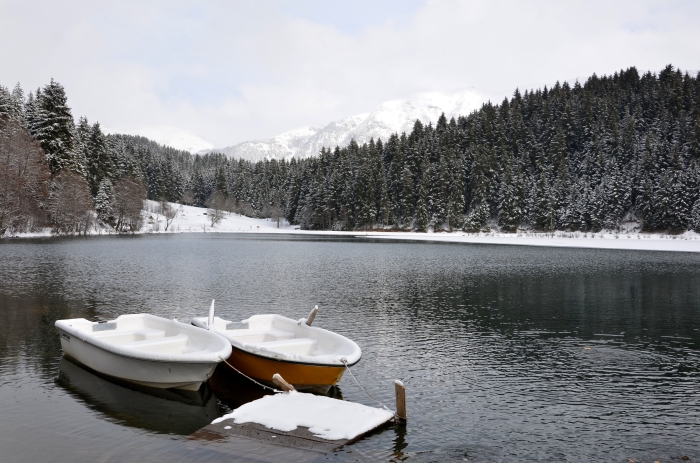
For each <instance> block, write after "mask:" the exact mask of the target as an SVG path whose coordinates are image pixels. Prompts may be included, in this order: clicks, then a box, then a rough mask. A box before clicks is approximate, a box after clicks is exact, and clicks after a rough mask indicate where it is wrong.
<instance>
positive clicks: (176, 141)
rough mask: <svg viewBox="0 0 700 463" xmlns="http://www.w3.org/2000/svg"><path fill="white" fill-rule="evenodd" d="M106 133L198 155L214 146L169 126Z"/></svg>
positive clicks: (115, 128)
mask: <svg viewBox="0 0 700 463" xmlns="http://www.w3.org/2000/svg"><path fill="white" fill-rule="evenodd" d="M102 130H103V131H104V132H105V133H108V134H110V133H120V134H124V135H138V136H141V137H146V138H148V139H149V140H153V141H154V142H156V143H158V144H161V145H165V146H170V147H172V148H175V149H178V150H182V151H189V152H190V153H196V152H198V151H203V150H211V149H213V148H214V145H213V144H212V143H210V142H209V141H207V140H206V139H204V138H203V137H201V136H199V135H197V134H196V133H193V132H189V131H187V130H183V129H178V128H177V127H171V126H167V125H160V126H132V127H121V128H119V127H109V128H106V127H104V128H103V129H102Z"/></svg>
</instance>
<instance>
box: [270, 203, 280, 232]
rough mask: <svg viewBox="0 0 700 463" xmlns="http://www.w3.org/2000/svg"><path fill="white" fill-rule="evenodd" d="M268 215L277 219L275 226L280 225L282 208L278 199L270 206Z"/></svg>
mask: <svg viewBox="0 0 700 463" xmlns="http://www.w3.org/2000/svg"><path fill="white" fill-rule="evenodd" d="M270 217H271V218H272V219H274V220H276V221H277V228H279V227H280V219H281V218H282V208H281V207H280V203H279V201H277V200H275V202H274V203H272V206H270Z"/></svg>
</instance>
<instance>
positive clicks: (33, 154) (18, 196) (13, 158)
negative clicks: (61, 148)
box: [0, 117, 50, 236]
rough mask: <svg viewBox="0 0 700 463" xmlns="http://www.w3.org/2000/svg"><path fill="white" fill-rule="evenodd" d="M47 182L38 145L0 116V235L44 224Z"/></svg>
mask: <svg viewBox="0 0 700 463" xmlns="http://www.w3.org/2000/svg"><path fill="white" fill-rule="evenodd" d="M49 179H50V173H49V168H48V165H47V164H46V157H45V155H44V152H43V150H42V149H41V146H40V145H39V144H38V143H37V142H36V141H35V140H34V139H33V138H32V137H31V136H30V135H29V134H28V133H27V131H26V130H25V129H24V128H23V127H22V126H21V125H20V123H19V122H17V121H16V120H14V119H8V118H6V117H0V236H2V235H3V234H5V232H7V231H10V232H23V231H27V230H31V229H33V228H35V227H37V226H42V225H44V224H46V215H45V214H44V212H43V210H42V206H43V203H44V202H45V201H46V198H47V197H48V187H49Z"/></svg>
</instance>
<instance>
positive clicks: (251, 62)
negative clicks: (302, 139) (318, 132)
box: [0, 0, 700, 146]
mask: <svg viewBox="0 0 700 463" xmlns="http://www.w3.org/2000/svg"><path fill="white" fill-rule="evenodd" d="M699 24H700V2H698V1H669V0H666V1H663V2H661V1H660V2H644V1H617V0H615V1H611V0H605V1H593V0H586V1H580V2H575V1H571V0H567V1H551V2H545V1H530V2H525V1H493V0H489V1H466V0H465V1H447V0H445V1H443V0H436V1H419V0H386V1H381V0H368V1H364V0H362V1H349V0H344V1H340V0H338V1H333V0H318V1H315V0H308V1H292V0H289V1H283V0H280V1H261V0H250V1H245V2H244V1H221V2H216V1H201V0H198V1H191V2H186V1H174V0H169V1H162V2H160V1H148V2H144V1H140V0H139V1H133V2H132V1H125V0H122V1H118V2H113V3H112V4H111V6H110V5H109V4H108V2H96V1H94V0H88V1H45V2H32V1H27V0H22V1H6V0H0V84H1V85H5V86H6V87H13V86H14V85H15V83H16V82H18V81H19V82H20V83H21V84H22V86H23V87H24V88H25V90H26V91H29V90H33V89H36V88H37V87H38V86H42V85H44V84H46V83H47V82H48V81H49V80H50V79H51V78H52V77H53V78H54V79H56V80H57V81H59V82H60V83H62V84H63V85H64V86H65V88H66V91H67V93H68V102H69V105H70V106H71V107H72V108H73V115H74V116H76V117H78V116H80V115H85V116H87V117H88V119H89V120H90V121H91V122H94V121H96V120H98V121H100V123H101V124H102V125H105V126H109V127H126V126H134V125H171V126H175V127H180V128H183V129H187V130H191V131H194V132H196V133H198V134H200V135H202V136H204V137H205V138H207V139H209V140H211V141H212V142H213V143H214V144H216V145H217V146H226V145H231V144H233V143H236V142H240V141H244V140H251V139H256V138H266V137H270V136H274V135H277V134H279V133H281V132H284V131H286V130H289V129H293V128H296V127H300V126H303V125H309V124H325V123H328V122H330V121H332V120H336V119H340V118H343V117H346V116H350V115H352V114H356V113H361V112H366V111H369V110H371V109H373V108H374V107H376V106H377V105H378V104H380V103H382V102H384V101H387V100H391V99H397V98H406V97H409V96H410V95H412V94H415V93H417V92H422V91H443V92H452V91H457V90H460V89H465V88H468V87H476V88H478V89H483V90H494V91H503V92H506V93H508V94H510V93H512V91H513V90H514V89H515V88H516V87H520V88H521V89H524V88H529V87H532V86H534V85H540V84H542V83H548V82H550V83H551V82H554V81H556V80H558V79H559V80H564V79H571V78H574V77H586V76H588V75H590V74H591V73H594V72H595V73H598V74H605V73H612V72H615V71H616V70H619V69H621V68H626V67H629V66H637V68H639V69H644V70H646V69H649V70H653V71H658V70H660V69H661V68H663V66H665V65H666V64H669V63H672V64H673V65H675V66H676V67H679V68H681V69H683V70H685V69H690V70H698V69H700V26H699Z"/></svg>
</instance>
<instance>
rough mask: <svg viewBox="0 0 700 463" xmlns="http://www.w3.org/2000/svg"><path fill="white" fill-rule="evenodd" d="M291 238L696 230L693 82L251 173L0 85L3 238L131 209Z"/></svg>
mask: <svg viewBox="0 0 700 463" xmlns="http://www.w3.org/2000/svg"><path fill="white" fill-rule="evenodd" d="M144 198H149V199H153V200H160V201H170V202H180V203H183V204H190V205H196V206H208V207H212V204H213V205H214V207H217V208H223V209H224V210H228V211H229V212H236V213H240V214H245V215H248V216H251V217H277V218H279V217H283V218H285V219H286V220H287V221H289V222H290V223H291V224H293V225H296V226H298V227H300V228H302V229H325V230H328V229H333V230H367V229H387V230H388V229H401V230H415V231H428V230H434V231H439V230H447V231H449V230H466V231H469V232H476V231H487V230H500V231H502V232H516V231H518V230H522V229H529V230H540V231H553V230H580V231H586V232H587V231H595V232H597V231H600V230H619V229H620V227H621V225H622V224H623V223H633V224H636V226H637V227H638V228H639V229H641V230H646V231H668V232H681V231H685V230H691V229H692V230H696V231H699V232H700V74H698V75H695V76H693V75H690V74H688V73H682V72H681V71H679V70H676V69H674V68H673V67H672V66H671V65H669V66H667V67H666V68H665V69H663V70H662V71H661V72H659V73H658V74H656V73H652V72H646V73H644V74H643V75H640V73H639V72H638V71H637V69H635V68H629V69H627V70H623V71H620V72H617V73H615V74H613V75H610V76H602V77H598V76H596V75H595V74H594V75H592V76H591V77H590V78H588V79H587V80H586V82H585V83H579V82H575V83H573V84H569V83H563V84H560V83H556V84H555V85H553V86H551V87H550V88H547V87H544V88H542V89H536V90H526V91H524V92H521V91H519V90H516V91H515V92H514V93H513V95H512V97H511V98H509V99H504V100H503V101H502V102H500V103H497V104H496V103H487V104H485V105H484V106H482V107H481V108H480V109H479V110H478V111H475V112H473V113H471V114H465V115H463V116H460V117H459V118H458V119H450V120H447V119H446V118H445V116H444V115H443V116H442V117H440V119H439V120H437V121H436V122H435V124H434V125H433V124H432V123H429V124H427V125H424V124H422V123H421V122H420V121H416V122H415V124H414V126H413V130H412V131H411V132H410V133H400V134H398V133H397V134H393V135H392V136H391V137H389V139H387V140H372V141H370V142H369V143H367V144H362V145H358V144H357V143H355V142H351V143H350V144H349V145H348V146H342V147H327V148H324V149H323V150H322V151H321V152H320V153H318V155H317V156H314V157H310V158H305V159H291V160H266V161H260V162H257V163H252V162H248V161H244V160H235V159H228V158H226V157H225V156H223V155H221V154H207V155H191V154H190V153H187V152H183V151H177V150H174V149H172V148H169V147H165V146H160V145H158V144H156V143H154V142H152V141H149V140H147V139H145V138H141V137H133V136H126V135H105V134H104V133H103V132H102V130H101V129H100V125H99V123H93V124H91V123H90V122H89V121H88V119H87V118H85V117H80V118H79V119H78V120H77V121H75V120H74V118H73V115H72V112H71V109H70V107H69V106H68V102H67V96H66V93H65V90H64V88H63V87H62V86H61V85H60V84H59V83H58V82H56V81H53V80H52V81H51V82H50V83H49V84H47V85H46V86H44V87H43V88H40V89H37V90H36V91H34V92H31V93H29V94H28V95H25V93H24V91H23V90H22V88H21V86H20V85H19V84H17V86H15V87H14V89H12V90H10V89H8V88H5V87H0V236H2V234H4V233H5V232H6V231H10V232H21V231H26V230H30V229H32V228H35V227H41V226H51V227H53V229H54V231H55V232H56V233H81V232H85V230H86V228H87V227H89V226H90V224H91V223H93V222H92V221H94V220H98V221H101V222H103V223H105V224H109V225H110V226H111V227H114V228H115V229H117V230H118V231H135V230H137V229H138V228H139V227H140V221H139V220H140V219H139V215H140V208H141V207H142V206H141V200H142V199H144Z"/></svg>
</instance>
